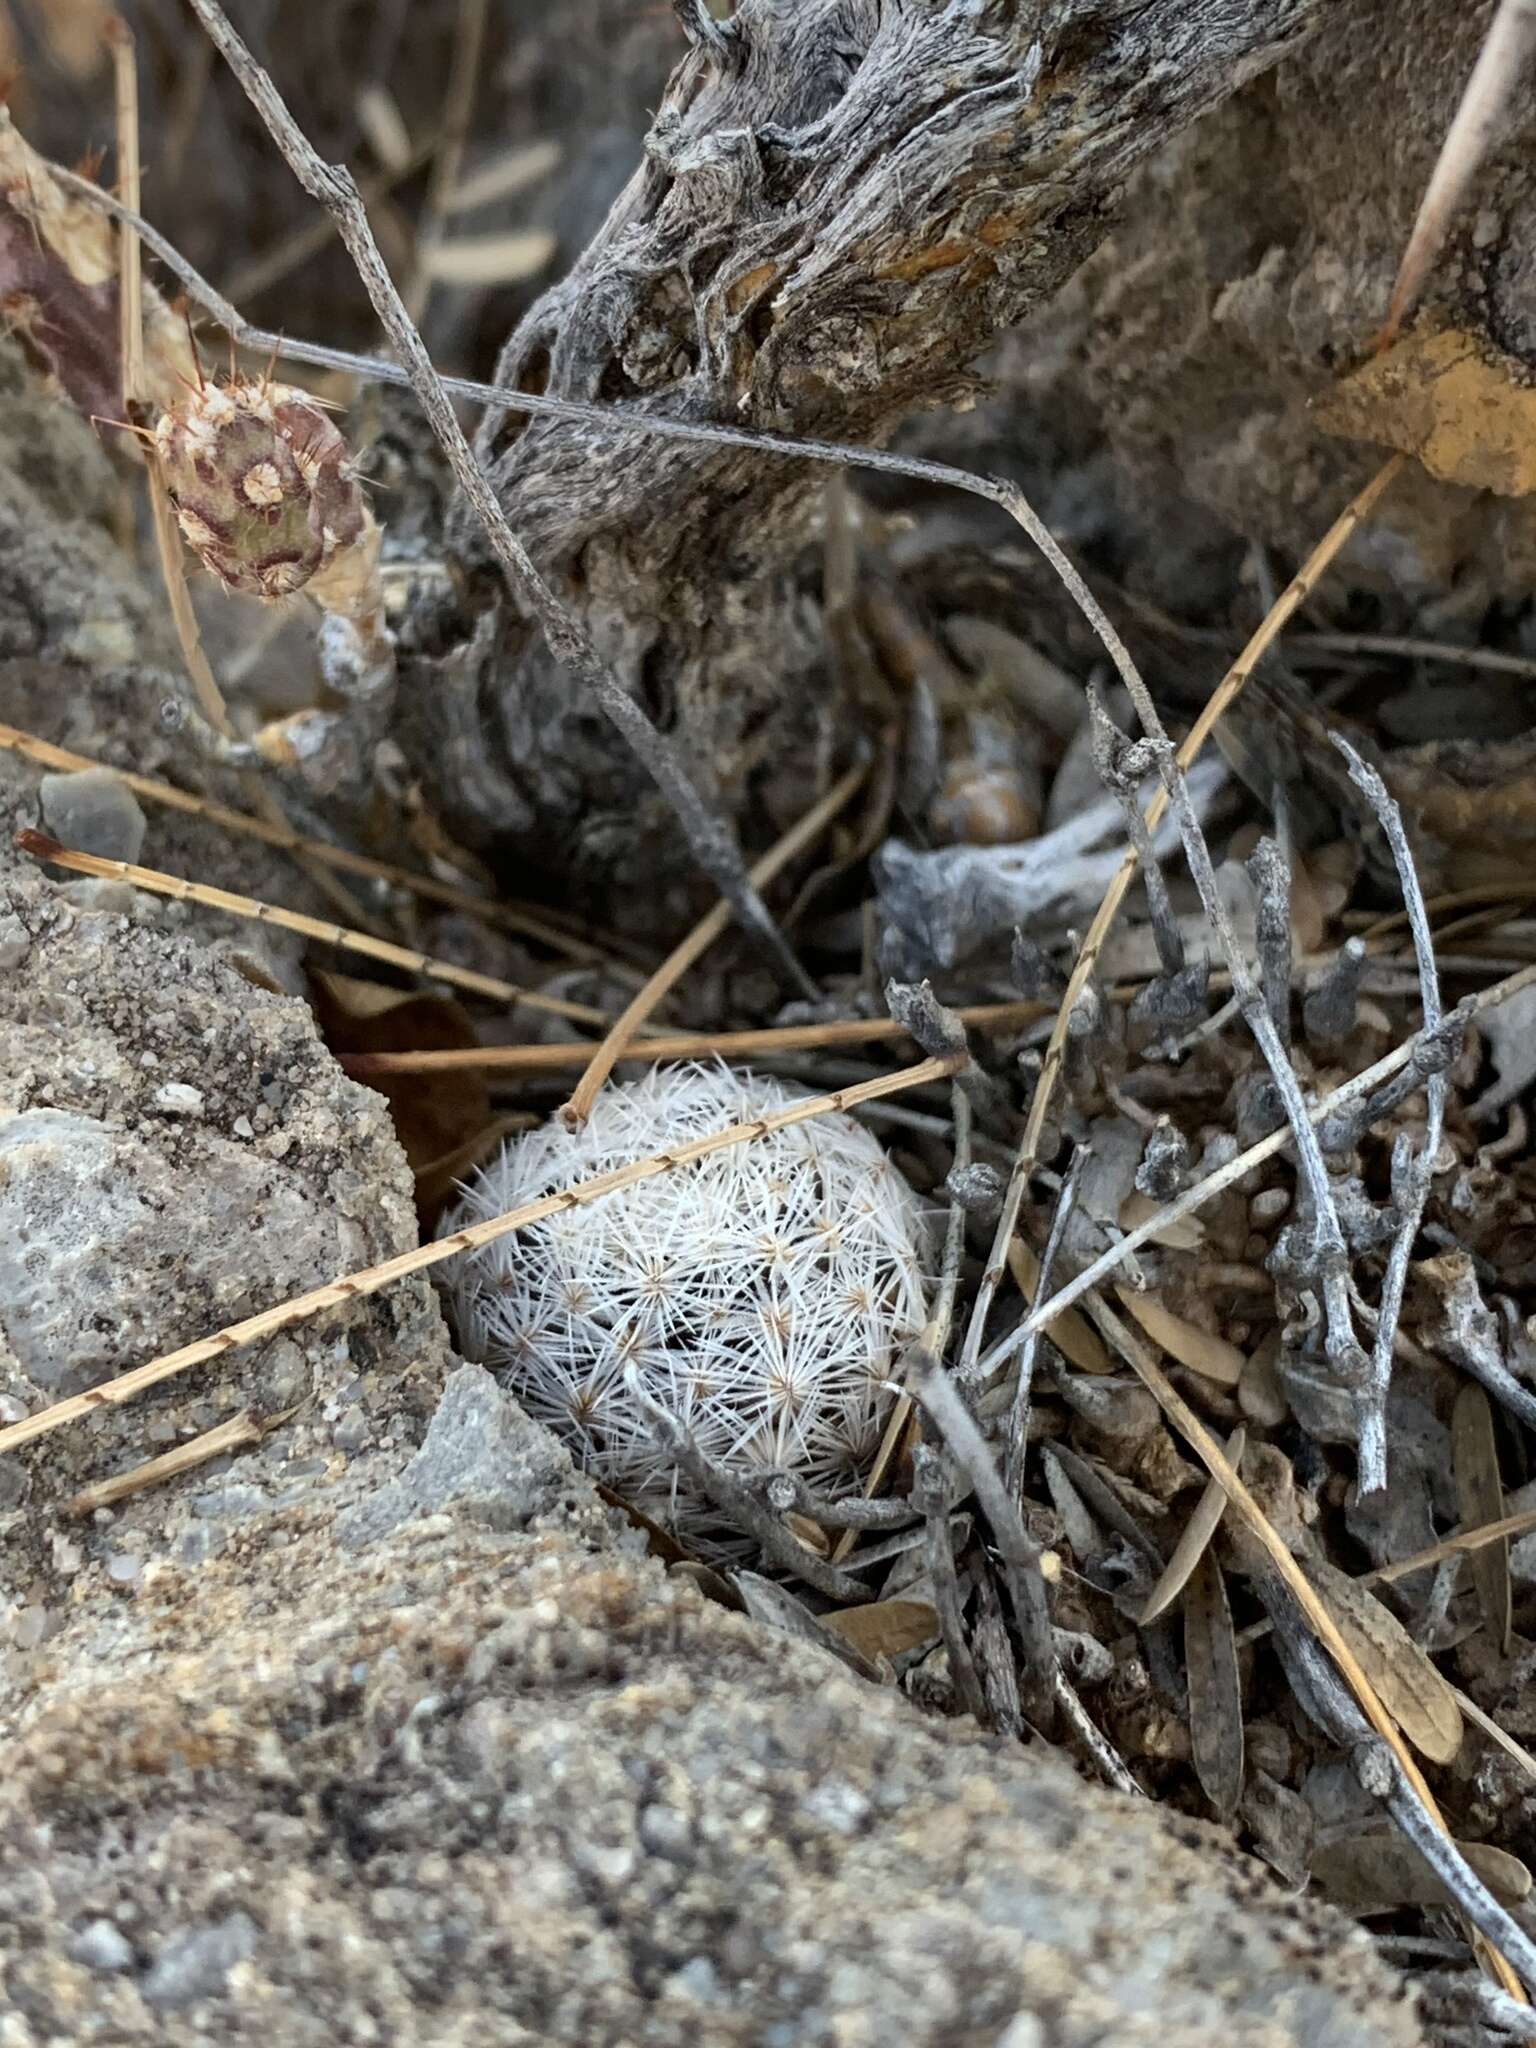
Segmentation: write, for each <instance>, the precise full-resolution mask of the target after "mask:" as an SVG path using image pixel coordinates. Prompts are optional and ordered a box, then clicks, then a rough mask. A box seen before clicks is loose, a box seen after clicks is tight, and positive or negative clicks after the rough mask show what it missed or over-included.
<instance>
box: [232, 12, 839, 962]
mask: <svg viewBox="0 0 1536 2048" xmlns="http://www.w3.org/2000/svg"><path fill="white" fill-rule="evenodd" d="M192 7H193V10H194V12H195V13H196V15H197V17H198V19H199V21H201V23H202V24H203V27H204V28H205V29H206V30H207V32H208V35H209V37H210V38H211V39H212V41H213V44H214V46H215V48H216V49H217V50H218V51H219V53H220V55H221V56H222V57H223V58H224V60H225V62H226V63H227V64H228V65H229V67H230V69H231V70H232V71H233V72H234V74H235V77H236V78H237V79H238V80H239V82H240V85H241V87H242V89H243V90H244V92H245V95H246V97H247V98H248V99H249V100H250V102H251V105H252V106H253V107H254V108H255V109H256V111H257V113H258V114H259V115H260V116H261V118H262V120H263V121H264V122H265V124H266V127H267V131H268V133H269V134H270V135H271V137H272V139H273V141H274V142H275V143H276V144H277V146H278V148H279V150H280V151H281V152H282V155H283V157H284V159H285V160H286V162H287V164H288V166H289V168H290V169H291V170H292V172H293V174H294V176H295V177H296V178H297V179H298V181H299V183H300V184H301V185H302V186H303V187H304V189H305V191H306V192H308V193H309V194H310V196H311V198H314V199H317V200H319V202H320V204H321V205H322V206H323V207H324V208H325V209H326V211H327V212H328V213H330V214H331V215H332V216H333V217H334V219H335V221H336V226H337V231H338V233H339V234H340V236H341V239H342V242H343V243H344V244H345V246H346V250H347V254H348V255H349V256H350V257H351V259H352V263H353V267H354V268H355V269H356V271H357V274H358V276H359V277H360V278H361V280H362V283H363V287H364V289H365V290H366V291H367V293H368V296H369V298H370V300H371V301H372V303H373V309H374V311H375V313H376V314H377V315H378V317H379V322H380V325H381V326H382V327H383V329H384V331H385V334H386V335H387V336H388V338H389V341H390V344H391V346H392V347H393V349H394V351H395V353H396V354H397V355H398V356H399V358H400V360H401V362H402V363H403V364H404V366H405V368H406V370H407V371H408V373H409V375H410V381H411V388H412V389H413V390H414V392H415V393H416V397H417V399H418V401H419V402H420V404H421V406H422V409H423V411H424V412H425V413H426V415H427V419H428V422H429V424H430V425H431V427H432V431H433V433H434V434H435V435H436V436H437V439H438V442H439V444H440V445H441V447H442V450H443V453H444V454H445V455H446V456H447V458H448V463H449V467H450V468H451V469H452V471H453V474H454V477H455V479H456V481H457V483H458V485H459V488H460V489H461V490H462V492H463V493H464V497H465V499H466V501H467V502H468V504H469V505H470V506H471V508H472V509H473V511H474V513H475V515H476V517H477V518H478V519H479V521H480V523H481V525H482V526H483V527H484V529H485V533H486V537H487V539H488V540H489V541H490V544H491V548H492V550H493V552H494V554H495V556H496V559H497V561H498V562H499V563H500V565H501V569H502V572H503V574H504V575H505V577H506V579H507V584H508V588H509V589H510V590H511V592H512V595H513V597H514V598H515V599H516V600H517V601H518V603H519V604H521V605H522V606H523V607H525V608H526V609H527V610H528V611H530V612H531V613H532V614H533V616H534V617H535V618H536V619H537V620H538V622H539V625H540V626H541V628H542V629H543V633H544V639H545V643H546V645H547V646H548V648H549V651H550V653H551V654H552V655H553V656H554V658H555V660H556V661H558V662H560V663H561V664H562V665H563V666H564V667H566V668H568V669H569V670H570V671H571V672H572V674H573V675H575V676H576V677H577V678H578V679H579V681H580V682H581V683H582V684H583V685H584V686H585V688H586V689H588V690H589V691H590V692H591V693H592V697H593V701H594V702H595V703H596V704H597V705H598V706H599V708H600V709H601V710H602V712H603V715H604V716H605V717H606V718H607V719H608V720H609V722H610V723H611V724H612V725H613V726H614V728H615V729H616V731H617V732H618V733H619V734H620V736H621V737H622V739H623V740H624V742H625V744H626V745H627V746H628V747H629V749H630V751H631V752H632V753H633V755H634V757H635V759H636V760H637V761H638V762H640V763H641V765H642V766H643V767H644V769H645V770H646V772H647V773H648V774H649V775H650V776H651V778H652V780H653V781H654V782H655V783H656V786H657V788H658V789H659V790H660V791H661V792H662V794H663V796H664V797H665V798H666V800H667V802H668V804H669V805H670V807H671V809H672V812H673V814H674V816H675V817H676V818H677V820H678V822H679V824H680V825H681V827H682V829H683V832H684V835H685V836H686V838H687V840H688V844H689V847H690V849H691V850H692V853H693V856H694V858H695V859H696V860H697V861H698V862H699V865H700V866H701V867H702V868H703V869H704V872H705V873H706V874H707V875H708V876H709V878H710V880H711V881H712V882H713V883H714V885H715V887H716V889H718V891H719V892H720V894H721V895H722V896H723V897H724V898H725V899H726V901H727V902H728V903H729V904H730V905H731V908H732V911H733V912H734V914H735V916H736V917H737V919H738V920H739V921H740V923H741V925H742V926H743V928H744V929H745V930H746V931H747V932H748V933H750V934H751V935H752V936H753V937H754V938H755V939H756V940H757V941H758V943H759V944H760V945H761V946H762V947H763V949H764V950H765V951H766V952H767V953H768V955H769V956H770V957H771V958H772V959H773V960H774V961H775V962H776V964H777V965H778V967H779V969H780V971H781V972H782V973H783V974H784V975H786V976H787V978H788V979H789V981H790V982H791V983H792V984H793V985H794V986H795V987H796V988H798V989H799V991H800V993H801V994H802V995H804V996H807V997H809V998H811V999H812V1000H814V999H815V997H816V995H817V989H816V986H815V983H814V982H812V981H811V980H810V978H809V976H808V975H807V974H806V972H805V970H804V968H802V967H801V965H800V963H799V961H798V960H797V959H796V957H795V955H794V953H793V951H792V950H791V949H790V946H789V944H788V941H787V940H786V939H785V938H784V935H783V933H782V932H781V931H780V930H779V928H778V926H777V925H776V924H775V923H774V921H773V918H772V917H771V916H770V915H769V912H768V907H767V905H766V904H765V903H764V902H763V899H762V897H761V896H760V895H759V894H758V892H757V891H756V890H755V889H754V888H753V887H752V884H751V883H750V881H749V880H748V879H747V873H746V867H745V864H744V862H743V860H742V857H741V850H740V848H739V847H738V846H737V844H736V842H735V838H734V836H733V835H732V833H731V832H730V830H729V829H728V827H727V826H726V825H725V824H724V823H723V822H722V820H721V819H720V818H719V817H718V816H717V815H716V814H715V813H714V812H713V811H711V810H710V809H709V808H708V807H707V806H706V805H705V803H704V802H703V800H702V799H701V798H700V796H699V793H698V791H697V790H696V789H695V787H694V785H693V783H692V781H691V780H690V778H689V776H688V774H687V771H686V770H685V768H684V767H683V764H682V760H681V758H680V756H679V754H678V752H677V749H676V748H675V747H674V746H673V744H672V743H671V741H670V740H668V739H666V738H665V737H664V736H663V735H662V734H661V733H659V732H658V731H657V730H656V728H655V727H654V726H653V725H652V723H651V721H650V720H649V718H647V717H646V715H645V712H644V710H643V709H642V708H641V706H640V705H639V704H638V703H636V701H635V700H634V698H633V697H631V696H630V694H629V692H628V691H627V690H626V689H625V688H624V685H623V684H622V683H621V682H620V680H619V678H618V676H617V675H615V674H614V672H613V670H612V669H611V668H610V667H609V666H608V664H607V663H606V662H605V661H604V660H603V658H602V656H601V655H600V654H599V653H598V651H597V648H596V646H595V645H594V644H593V642H592V640H591V638H590V637H589V635H588V634H587V632H586V631H585V629H584V628H583V627H582V625H581V624H580V622H579V621H578V620H577V618H576V617H575V615H574V614H573V613H572V612H571V611H570V610H569V609H568V608H567V607H566V605H565V604H564V603H562V601H561V600H560V599H559V598H558V597H557V596H556V595H555V592H554V591H553V590H552V589H551V588H550V586H549V584H548V583H546V582H545V580H544V578H543V577H542V576H541V575H540V574H539V571H538V570H537V569H536V568H535V566H534V563H533V559H532V557H531V556H530V555H529V553H528V551H527V549H526V548H525V547H524V546H523V544H522V542H521V541H520V540H519V539H518V538H517V535H516V534H515V533H514V532H513V531H512V528H511V526H510V525H509V524H508V523H507V516H506V514H505V512H503V510H502V508H501V504H500V502H499V500H498V499H497V496H496V493H495V491H494V490H493V489H492V488H491V485H490V481H489V479H488V478H487V477H486V474H485V472H484V470H483V469H482V468H481V467H480V465H479V463H478V462H477V461H476V459H475V455H474V451H473V449H471V447H470V445H469V442H468V441H467V440H466V439H465V437H464V430H463V428H462V427H461V426H460V425H459V422H458V416H457V415H456V413H455V412H454V410H453V406H452V405H451V403H450V402H449V398H448V394H447V392H446V391H445V390H444V388H443V383H442V379H441V378H440V377H439V376H438V374H437V371H436V369H435V368H434V367H433V364H432V358H431V357H430V356H429V355H428V353H427V350H426V345H425V344H424V343H423V341H422V338H421V336H420V335H419V334H418V333H417V331H416V327H415V323H414V322H413V321H412V319H411V317H410V315H409V314H408V313H407V312H406V309H405V306H404V304H403V303H402V301H401V298H400V294H399V292H398V291H397V290H396V289H395V286H394V282H393V280H392V279H391V277H390V275H389V271H388V270H387V268H386V267H385V264H384V260H383V258H382V257H381V256H380V254H379V248H378V244H377V243H376V242H375V240H374V238H373V230H372V229H371V228H370V226H369V225H368V215H367V211H366V209H365V208H364V206H363V202H362V197H361V194H360V193H359V192H358V189H357V182H356V180H355V179H354V178H353V177H352V175H351V173H350V172H349V171H348V170H347V169H346V168H345V166H343V165H340V164H327V163H324V162H322V160H321V159H320V157H318V156H317V155H316V153H315V151H314V150H313V149H312V148H311V146H310V144H309V141H308V140H307V138H306V137H305V135H304V133H303V131H302V129H301V128H300V127H299V125H298V123H297V122H296V121H295V120H294V118H293V116H292V114H291V113H290V112H289V110H288V107H287V105H286V103H285V102H284V100H283V98H282V96H281V94H280V93H279V92H278V90H277V88H276V86H275V85H274V84H273V83H272V80H271V79H270V78H269V77H268V75H267V73H266V72H265V71H264V70H263V69H262V67H261V66H260V65H259V64H258V63H257V62H256V59H255V58H254V57H253V56H252V55H251V53H250V51H249V50H248V49H247V48H246V46H245V44H244V43H243V42H242V41H241V39H240V37H239V36H238V35H237V34H236V33H235V31H234V28H233V27H232V26H231V24H230V21H229V17H228V15H226V13H225V12H224V9H223V8H222V7H221V6H219V4H218V0H192Z"/></svg>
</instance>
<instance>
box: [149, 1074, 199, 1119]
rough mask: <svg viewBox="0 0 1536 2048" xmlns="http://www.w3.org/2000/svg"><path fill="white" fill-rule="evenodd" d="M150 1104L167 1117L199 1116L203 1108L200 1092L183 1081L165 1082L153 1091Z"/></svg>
mask: <svg viewBox="0 0 1536 2048" xmlns="http://www.w3.org/2000/svg"><path fill="white" fill-rule="evenodd" d="M150 1103H151V1105H152V1106H153V1107H154V1108H155V1109H159V1110H163V1111H164V1112H165V1114H166V1115H167V1116H201V1115H202V1114H203V1112H204V1108H205V1104H204V1101H203V1093H202V1090H201V1089H200V1088H192V1087H189V1086H188V1084H187V1083H186V1082H185V1081H167V1082H165V1083H164V1085H163V1086H162V1087H159V1088H157V1089H156V1090H155V1092H154V1094H153V1095H152V1096H151V1097H150Z"/></svg>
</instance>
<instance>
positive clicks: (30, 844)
mask: <svg viewBox="0 0 1536 2048" xmlns="http://www.w3.org/2000/svg"><path fill="white" fill-rule="evenodd" d="M15 844H16V845H17V846H18V847H19V848H20V849H21V851H22V852H23V853H30V854H31V855H32V856H33V857H34V859H37V860H46V861H52V863H53V864H54V866H55V867H61V868H68V869H69V870H70V871H71V872H72V873H74V874H77V875H94V876H96V877H97V878H98V879H100V880H102V881H109V882H131V883H132V885H133V886H134V888H135V889H147V890H149V891H150V892H151V893H152V894H153V895H156V896H169V897H170V898H172V900H173V901H175V902H177V903H199V904H201V905H202V906H203V908H204V909H205V910H222V911H223V912H225V913H226V914H227V915H228V916H230V917H245V918H249V919H250V920H251V921H252V923H254V924H269V925H275V926H276V927H277V928H278V929H279V930H280V931H285V932H297V933H299V934H300V935H301V936H302V937H304V938H307V939H318V940H320V941H321V942H322V943H323V944H325V945H327V946H337V947H339V948H340V949H341V950H342V951H343V952H345V953H361V954H363V955H364V956H365V957H366V958H368V959H369V960H382V961H384V962H385V963H386V964H387V965H388V966H390V967H403V968H404V969H405V970H406V971H407V972H408V973H410V974H425V975H427V976H429V977H430V978H431V979H432V980H433V981H446V982H448V983H450V984H451V985H452V986H453V987H454V988H462V989H467V990H469V991H470V993H471V994H473V995H477V996H489V997H490V998H491V1000H492V1001H493V1002H498V1003H509V1004H516V1003H521V1004H523V1005H524V1007H525V1008H527V1009H530V1010H542V1011H544V1012H545V1013H546V1014H547V1015H548V1016H551V1017H567V1018H569V1019H570V1020H571V1021H572V1022H573V1023H577V1024H595V1025H598V1026H599V1027H601V1026H604V1025H606V1024H607V1022H608V1017H607V1013H606V1012H605V1011H602V1010H595V1009H593V1008H592V1007H591V1005H590V1004H587V1003H571V1002H567V1001H566V1000H565V998H564V997H563V996H546V995H541V994H540V993H539V992H538V990H536V989H526V988H519V987H518V986H517V985H516V983H515V982H510V981H502V980H500V979H499V978H498V977H497V976H496V975H494V974H478V973H476V972H475V970H474V969H473V968H471V967H459V966H457V965H456V964H455V963H454V962H453V961H452V960H434V959H433V958H432V956H431V954H430V953H418V952H417V951H416V950H415V948H414V947H412V946H397V945H396V944H395V943H394V941H393V940H391V939H376V938H375V937H374V936H373V934H372V933H371V932H356V931H349V930H348V928H347V927H346V926H345V925H342V924H330V923H328V922H327V920H326V919H324V918H321V917H306V916H304V915H303V914H302V913H301V912H299V911H297V910H283V909H281V908H280V907H279V906H278V905H277V904H275V903H262V902H260V901H258V900H257V898H256V897H254V896H237V895H235V894H234V893H233V891H231V890H229V889H214V888H210V887H209V886H208V884H207V883H205V882H186V881H183V880H182V878H181V877H180V875H165V874H162V873H161V872H160V870H159V869H158V868H141V867H136V866H135V865H134V863H133V862H132V861H126V860H103V859H102V858H101V857H100V856H99V855H97V854H94V853H77V852H76V851H75V850H74V849H73V848H72V847H68V846H61V845H60V844H59V842H58V840H56V839H50V838H49V837H48V835H47V833H46V832H34V831H32V830H31V829H30V828H27V829H23V830H22V831H20V832H18V833H17V834H16V836H15Z"/></svg>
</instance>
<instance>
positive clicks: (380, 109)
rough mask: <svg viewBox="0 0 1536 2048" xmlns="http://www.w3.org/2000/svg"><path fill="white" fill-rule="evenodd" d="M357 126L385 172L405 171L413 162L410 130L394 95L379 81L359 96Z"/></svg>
mask: <svg viewBox="0 0 1536 2048" xmlns="http://www.w3.org/2000/svg"><path fill="white" fill-rule="evenodd" d="M357 125H358V127H359V128H361V129H362V131H363V133H364V135H365V136H366V137H367V138H368V147H369V148H370V149H371V150H372V151H373V153H374V155H375V156H376V157H377V158H378V160H379V162H380V163H381V164H382V165H383V166H384V168H385V170H386V171H403V170H404V169H405V167H406V165H407V164H408V163H409V162H410V160H411V154H412V151H411V131H410V130H409V129H408V128H407V127H406V125H405V118H404V116H403V115H402V114H401V112H400V108H399V105H398V104H397V102H396V100H395V96H394V94H393V93H392V92H391V91H390V90H389V88H388V87H387V86H385V85H381V84H380V83H378V81H377V80H375V82H374V83H373V84H372V85H365V86H364V87H363V89H362V91H361V92H360V93H359V94H358V96H357Z"/></svg>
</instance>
